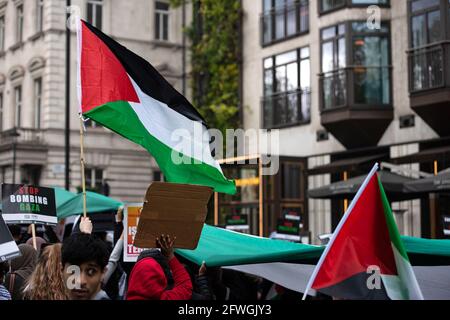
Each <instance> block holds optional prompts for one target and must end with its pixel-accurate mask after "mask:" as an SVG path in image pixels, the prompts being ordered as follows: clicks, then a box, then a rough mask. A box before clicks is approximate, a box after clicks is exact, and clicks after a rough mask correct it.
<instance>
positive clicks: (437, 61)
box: [408, 41, 450, 93]
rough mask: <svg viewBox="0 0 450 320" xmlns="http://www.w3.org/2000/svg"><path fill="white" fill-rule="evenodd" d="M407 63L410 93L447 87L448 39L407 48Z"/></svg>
mask: <svg viewBox="0 0 450 320" xmlns="http://www.w3.org/2000/svg"><path fill="white" fill-rule="evenodd" d="M408 64H409V90H410V92H411V93H418V92H421V91H426V90H434V89H439V88H443V87H449V86H450V83H449V81H448V80H446V79H449V78H450V71H449V67H450V41H442V42H439V43H435V44H431V45H427V46H424V47H420V48H414V49H412V50H409V51H408Z"/></svg>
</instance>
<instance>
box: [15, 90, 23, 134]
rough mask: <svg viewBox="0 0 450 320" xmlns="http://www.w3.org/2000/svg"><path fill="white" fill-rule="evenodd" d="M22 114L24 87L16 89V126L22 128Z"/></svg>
mask: <svg viewBox="0 0 450 320" xmlns="http://www.w3.org/2000/svg"><path fill="white" fill-rule="evenodd" d="M21 112H22V87H21V86H17V87H15V88H14V126H15V127H17V128H20V124H21V123H20V120H21V119H20V117H21Z"/></svg>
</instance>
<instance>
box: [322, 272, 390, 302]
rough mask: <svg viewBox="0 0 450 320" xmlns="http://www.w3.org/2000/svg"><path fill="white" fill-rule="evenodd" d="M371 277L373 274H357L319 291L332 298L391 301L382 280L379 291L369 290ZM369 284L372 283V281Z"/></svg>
mask: <svg viewBox="0 0 450 320" xmlns="http://www.w3.org/2000/svg"><path fill="white" fill-rule="evenodd" d="M370 276H371V274H368V273H367V272H362V273H357V274H355V275H353V276H351V277H350V278H347V279H345V280H344V281H341V282H339V283H337V284H335V285H333V286H330V287H326V288H322V289H319V290H317V291H319V292H321V293H324V294H326V295H329V296H332V297H337V298H341V299H348V300H390V299H389V297H388V295H387V292H386V287H385V286H384V284H383V280H382V279H381V278H380V279H379V281H380V288H379V289H376V288H373V289H369V286H368V285H367V280H368V278H369V277H370ZM372 276H373V275H372ZM369 282H370V283H372V281H370V280H369Z"/></svg>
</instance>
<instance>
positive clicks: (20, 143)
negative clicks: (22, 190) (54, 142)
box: [0, 128, 48, 167]
mask: <svg viewBox="0 0 450 320" xmlns="http://www.w3.org/2000/svg"><path fill="white" fill-rule="evenodd" d="M44 134H45V131H44V130H40V129H28V128H12V129H9V130H6V131H2V132H0V154H1V156H0V166H10V165H11V164H13V166H16V165H17V167H19V166H30V165H31V166H33V165H34V166H43V165H45V164H46V163H47V161H48V146H47V143H46V141H45V136H44Z"/></svg>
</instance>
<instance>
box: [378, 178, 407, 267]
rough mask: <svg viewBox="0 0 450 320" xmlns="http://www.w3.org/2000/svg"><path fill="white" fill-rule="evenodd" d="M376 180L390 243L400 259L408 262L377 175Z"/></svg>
mask: <svg viewBox="0 0 450 320" xmlns="http://www.w3.org/2000/svg"><path fill="white" fill-rule="evenodd" d="M377 178H378V186H379V187H380V195H381V201H382V202H383V208H384V216H385V217H386V224H387V227H388V230H389V236H390V238H391V242H392V244H393V245H394V246H395V247H396V248H397V251H398V252H399V253H400V254H401V255H402V257H403V258H404V259H405V260H406V261H408V262H409V259H408V255H407V253H406V250H405V247H404V246H403V243H402V241H401V239H400V233H399V232H398V229H397V224H396V223H395V220H394V216H393V214H392V210H391V206H390V204H389V201H388V199H387V197H386V193H385V192H384V188H383V185H382V184H381V181H380V177H378V175H377Z"/></svg>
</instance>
